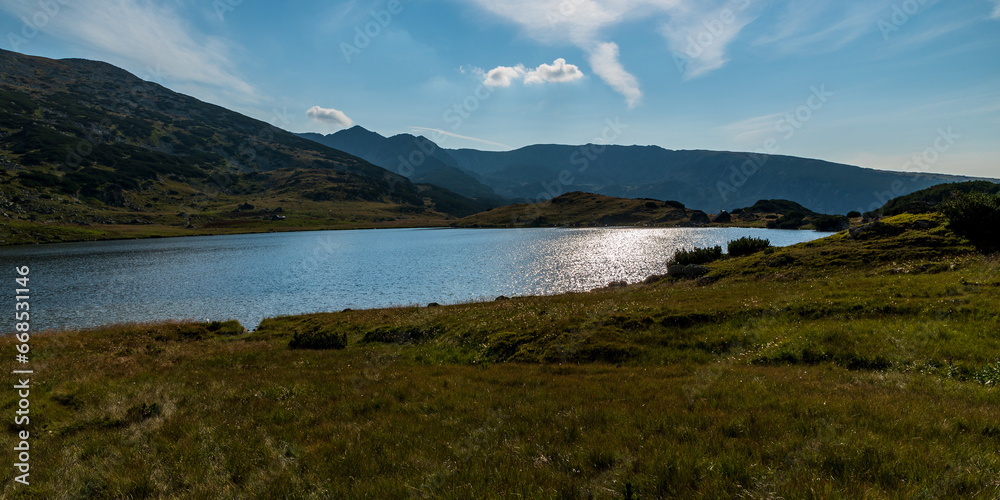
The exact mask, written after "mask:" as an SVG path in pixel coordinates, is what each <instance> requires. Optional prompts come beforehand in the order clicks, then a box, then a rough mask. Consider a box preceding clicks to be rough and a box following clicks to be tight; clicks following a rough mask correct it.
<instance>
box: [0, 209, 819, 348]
mask: <svg viewBox="0 0 1000 500" xmlns="http://www.w3.org/2000/svg"><path fill="white" fill-rule="evenodd" d="M828 234H830V233H820V232H815V231H782V230H768V229H743V228H581V229H564V228H531V229H378V230H364V231H318V232H299V233H267V234H247V235H232V236H196V237H186V238H164V239H147V240H127V241H102V242H86V243H64V244H52V245H34V246H20V247H6V248H0V265H2V267H3V269H5V270H6V271H5V275H6V276H8V277H9V279H8V283H7V285H8V287H9V288H10V289H11V290H10V292H12V291H13V290H12V289H13V288H14V280H13V278H14V277H15V275H14V272H13V268H14V267H15V266H24V265H27V266H30V268H31V274H30V279H31V281H30V283H29V284H30V288H31V302H30V303H31V313H32V315H31V316H32V317H31V319H32V325H33V328H35V329H50V328H82V327H91V326H97V325H102V324H109V323H121V322H144V321H160V320H170V319H198V320H205V319H212V320H225V319H237V320H239V321H240V322H241V323H243V325H244V326H246V327H247V328H250V329H253V328H256V326H257V325H258V324H259V323H260V321H261V319H263V318H266V317H273V316H280V315H286V314H301V313H310V312H317V311H339V310H342V309H344V308H352V309H361V308H375V307H388V306H400V305H415V304H421V305H426V304H427V303H429V302H438V303H440V304H454V303H460V302H469V301H477V300H492V299H494V298H496V297H497V296H499V295H506V296H508V297H513V296H519V295H544V294H556V293H561V292H569V291H586V290H591V289H593V288H598V287H602V286H605V285H607V284H608V283H610V282H612V281H621V280H624V281H627V282H629V283H635V282H638V281H642V280H643V279H645V278H646V277H647V276H650V275H653V274H663V273H665V272H666V261H667V260H668V258H669V257H670V256H672V255H673V253H674V252H675V251H676V250H677V249H680V248H692V247H695V246H699V247H705V246H714V245H722V246H723V248H725V244H726V242H728V241H730V240H733V239H737V238H739V237H741V236H754V237H760V238H767V239H769V240H771V244H773V245H776V246H786V245H792V244H795V243H801V242H805V241H810V240H814V239H817V238H820V237H823V236H826V235H828ZM11 328H12V323H11V322H5V323H4V324H3V325H2V326H0V330H2V331H5V332H9V331H10V329H11Z"/></svg>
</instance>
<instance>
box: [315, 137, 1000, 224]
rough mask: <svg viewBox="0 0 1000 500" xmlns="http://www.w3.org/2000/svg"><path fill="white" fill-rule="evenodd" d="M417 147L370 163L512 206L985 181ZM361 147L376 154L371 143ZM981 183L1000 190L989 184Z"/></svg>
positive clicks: (696, 199) (838, 199) (873, 190)
mask: <svg viewBox="0 0 1000 500" xmlns="http://www.w3.org/2000/svg"><path fill="white" fill-rule="evenodd" d="M349 130H350V131H340V132H337V133H335V134H330V135H328V136H325V137H327V138H330V137H333V138H335V140H337V139H339V141H340V142H337V144H338V146H340V147H342V148H343V149H344V150H345V151H348V152H350V153H358V154H359V153H360V151H359V150H357V149H355V146H354V145H352V144H351V142H350V141H349V140H345V139H346V137H347V136H349V135H357V134H359V133H360V132H361V131H362V130H365V131H367V130H366V129H364V128H363V127H360V126H355V127H352V129H349ZM374 134H375V135H376V136H378V137H382V136H381V135H379V134H377V133H374ZM300 135H301V134H300ZM407 135H408V134H407ZM394 137H397V136H394ZM410 137H413V136H410ZM420 138H421V139H422V140H424V141H427V142H428V143H429V144H424V145H422V146H421V148H411V149H410V150H409V151H406V150H404V151H400V150H399V147H398V145H396V146H393V148H392V150H393V153H394V156H392V158H391V160H386V159H384V158H377V157H369V158H366V159H368V160H369V161H372V162H373V163H376V164H379V165H380V166H382V167H384V168H387V169H389V170H393V171H395V172H396V173H401V174H402V173H405V172H402V171H401V170H400V162H398V161H395V162H393V161H392V160H396V159H398V158H400V157H402V158H405V157H407V155H408V154H409V153H411V152H413V151H418V150H420V149H425V150H427V149H429V150H432V151H434V153H435V158H437V159H441V160H442V162H443V163H450V162H449V160H454V162H455V163H454V166H455V167H457V168H458V169H459V170H462V171H464V173H465V174H466V175H467V176H469V177H472V178H474V179H475V180H476V181H477V182H479V183H481V184H484V185H486V186H489V187H490V188H492V189H493V190H494V191H495V192H496V193H497V194H498V195H500V196H503V197H505V198H507V199H509V200H515V201H545V200H548V199H551V198H553V197H556V196H559V195H560V194H565V193H568V192H572V191H585V192H592V193H597V194H602V195H606V196H613V197H622V198H653V199H668V200H677V201H679V202H681V203H684V204H685V205H687V206H689V207H694V208H698V209H700V210H703V211H706V212H711V213H716V212H718V211H720V210H732V209H734V208H739V207H745V206H750V205H753V204H754V203H755V202H756V201H758V200H762V199H788V200H794V201H797V202H799V203H801V204H802V205H804V206H806V207H808V208H809V209H811V210H814V211H816V212H820V213H846V212H848V211H853V210H857V211H862V212H865V211H870V210H874V209H876V208H877V207H880V206H882V205H883V204H884V203H885V202H887V201H888V200H889V199H892V198H895V197H897V196H901V195H904V194H907V193H910V192H914V191H918V190H920V189H924V188H927V187H930V186H932V185H936V184H941V183H947V182H963V181H968V180H977V179H983V178H976V177H968V176H960V175H951V174H936V173H912V172H894V171H887V170H878V169H874V168H870V167H860V166H855V165H846V164H841V163H836V162H830V161H826V160H822V159H812V158H801V157H796V156H791V155H780V154H775V155H767V154H763V153H753V152H734V151H713V150H705V149H690V150H671V149H666V148H663V147H660V146H656V145H632V146H620V145H600V144H593V143H590V144H583V145H566V144H533V145H529V146H524V147H521V148H517V149H514V150H510V151H480V150H476V149H469V148H462V149H447V148H442V147H441V146H439V145H437V144H434V143H433V142H432V141H430V140H429V139H426V138H423V137H422V136H421V137H420ZM389 139H390V138H385V140H386V141H388V140H389ZM366 148H368V149H372V148H377V146H373V145H371V144H368V145H366ZM386 149H388V147H386ZM359 156H362V155H361V154H359ZM380 162H381V163H380ZM411 179H412V177H411ZM984 180H990V181H993V182H996V180H995V179H984Z"/></svg>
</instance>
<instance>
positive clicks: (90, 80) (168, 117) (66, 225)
mask: <svg viewBox="0 0 1000 500" xmlns="http://www.w3.org/2000/svg"><path fill="white" fill-rule="evenodd" d="M0 113H2V116H3V121H2V122H0V167H2V168H0V218H2V219H3V220H4V221H6V223H5V224H4V227H3V230H2V231H0V239H2V240H3V243H7V244H9V243H23V242H43V241H59V240H72V239H94V238H105V237H125V236H130V235H132V236H134V235H153V234H159V235H168V234H192V233H205V232H208V233H211V232H213V231H214V230H210V229H212V228H210V227H209V226H210V225H212V224H215V225H216V226H218V225H220V224H222V225H227V224H228V226H227V227H229V228H230V229H231V230H239V231H244V230H284V229H288V228H292V227H294V228H319V227H324V226H330V227H339V226H344V225H352V224H354V225H358V224H360V225H371V224H383V223H385V222H387V221H389V220H390V219H392V221H391V222H398V223H400V224H403V225H413V224H420V225H426V224H441V223H442V221H443V220H445V219H447V218H448V217H449V216H450V215H452V214H449V213H448V212H447V210H445V211H439V210H437V208H438V207H437V206H436V205H435V199H447V203H446V204H449V206H459V205H465V206H464V207H463V208H461V209H460V210H459V211H458V212H456V213H455V214H454V215H468V214H470V213H474V212H476V211H479V210H482V209H484V208H486V207H487V206H488V205H479V204H476V203H474V202H471V200H465V201H463V202H461V203H458V202H459V201H460V199H461V197H460V196H458V195H455V194H453V193H452V194H446V193H445V192H444V191H442V190H440V189H432V190H430V191H428V189H422V188H420V187H418V186H417V185H415V184H414V183H412V182H410V181H409V180H408V179H406V178H405V177H403V176H400V175H396V174H394V173H392V172H389V171H387V170H385V169H382V168H380V167H377V166H375V165H372V164H371V163H369V162H367V161H365V160H362V159H360V158H357V157H355V156H352V155H349V154H347V153H344V152H342V151H339V150H335V149H332V148H329V147H326V146H323V145H320V144H318V143H316V142H313V141H310V140H307V139H303V138H301V137H298V136H296V135H294V134H292V133H289V132H286V131H284V130H281V129H279V128H277V127H274V126H272V125H270V124H267V123H264V122H262V121H259V120H255V119H252V118H249V117H246V116H243V115H240V114H238V113H235V112H232V111H228V110H226V109H224V108H221V107H219V106H215V105H212V104H208V103H204V102H201V101H198V100H197V99H194V98H192V97H189V96H185V95H182V94H178V93H176V92H172V91H170V90H168V89H166V88H164V87H162V86H160V85H157V84H155V83H150V82H145V81H142V80H140V79H138V78H136V77H135V76H133V75H131V74H129V73H128V72H126V71H124V70H121V69H119V68H116V67H114V66H112V65H110V64H106V63H101V62H94V61H86V60H76V59H67V60H59V61H56V60H52V59H46V58H41V57H32V56H26V55H22V54H17V53H14V52H9V51H0ZM293 176H298V182H297V183H296V184H295V189H289V184H287V181H288V180H289V179H290V178H291V177H293ZM306 181H308V182H306ZM428 192H430V196H427V193H428ZM245 204H250V205H254V206H265V207H267V208H269V209H271V210H275V209H277V208H281V209H282V211H283V212H285V213H284V214H283V215H280V216H274V217H272V215H273V214H268V215H267V216H264V215H261V214H256V216H259V217H261V218H259V219H248V218H247V217H246V213H247V212H248V210H240V209H239V207H240V206H241V205H245ZM239 212H242V213H239ZM249 212H252V211H249ZM234 214H236V215H234ZM279 217H284V218H285V219H286V220H295V219H299V220H297V221H295V222H292V223H279V220H280V219H278V218H279ZM271 219H274V220H271ZM230 220H231V221H234V222H232V223H230V222H227V221H230ZM432 221H436V222H432ZM120 226H133V227H120ZM188 226H192V227H188ZM216 229H218V228H217V227H216ZM192 230H193V231H192Z"/></svg>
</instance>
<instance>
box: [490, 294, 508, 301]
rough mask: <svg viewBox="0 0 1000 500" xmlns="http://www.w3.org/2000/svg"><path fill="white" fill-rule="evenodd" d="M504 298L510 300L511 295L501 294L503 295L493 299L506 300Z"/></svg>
mask: <svg viewBox="0 0 1000 500" xmlns="http://www.w3.org/2000/svg"><path fill="white" fill-rule="evenodd" d="M504 300H510V297H507V296H504V295H501V296H499V297H497V298H495V299H493V301H494V302H500V301H504Z"/></svg>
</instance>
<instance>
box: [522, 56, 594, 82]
mask: <svg viewBox="0 0 1000 500" xmlns="http://www.w3.org/2000/svg"><path fill="white" fill-rule="evenodd" d="M581 78H583V72H582V71H580V68H578V67H577V66H576V65H573V64H566V60H565V59H563V58H561V57H560V58H559V59H556V60H555V61H553V63H552V64H544V63H543V64H541V65H539V66H538V67H537V68H535V69H533V70H531V71H528V72H527V73H526V74H525V75H524V84H525V85H530V84H533V83H546V82H556V83H561V82H572V81H574V80H579V79H581Z"/></svg>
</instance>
